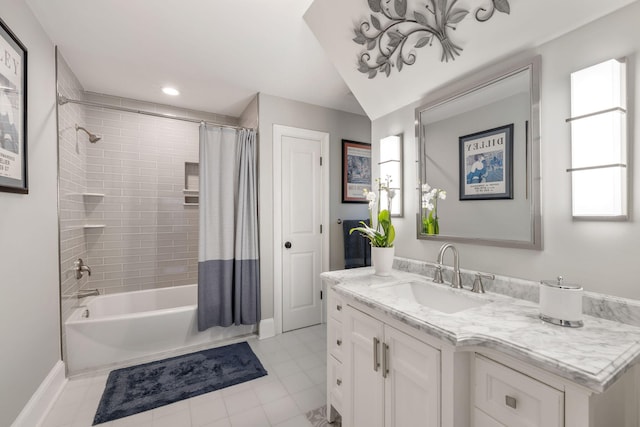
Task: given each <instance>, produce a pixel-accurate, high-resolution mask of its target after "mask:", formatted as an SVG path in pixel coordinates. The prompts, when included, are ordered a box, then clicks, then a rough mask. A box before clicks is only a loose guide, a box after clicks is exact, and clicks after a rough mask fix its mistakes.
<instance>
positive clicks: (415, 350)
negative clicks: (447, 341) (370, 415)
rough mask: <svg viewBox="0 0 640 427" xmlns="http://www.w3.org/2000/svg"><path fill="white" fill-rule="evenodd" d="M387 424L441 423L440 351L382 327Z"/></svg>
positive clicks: (418, 426)
mask: <svg viewBox="0 0 640 427" xmlns="http://www.w3.org/2000/svg"><path fill="white" fill-rule="evenodd" d="M384 338H385V344H384V346H383V351H384V352H385V354H383V358H382V359H383V370H384V371H385V372H384V374H385V376H386V382H385V418H386V420H385V426H386V427H436V426H439V425H440V351H438V350H437V349H435V348H433V347H431V346H429V345H427V344H425V343H423V342H421V341H418V340H417V339H415V338H413V337H411V336H409V335H407V334H405V333H403V332H400V331H398V330H397V329H394V328H392V327H390V326H386V325H385V327H384Z"/></svg>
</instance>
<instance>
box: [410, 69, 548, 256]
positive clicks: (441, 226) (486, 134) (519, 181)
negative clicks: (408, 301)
mask: <svg viewBox="0 0 640 427" xmlns="http://www.w3.org/2000/svg"><path fill="white" fill-rule="evenodd" d="M416 116H417V117H416V118H417V124H416V126H417V129H416V132H417V136H418V138H419V144H420V171H421V177H420V179H421V183H420V184H421V195H420V196H421V197H420V200H422V204H421V209H420V213H419V220H418V237H419V238H423V239H432V240H447V241H459V242H470V243H477V244H485V245H493V246H506V247H522V248H531V249H541V248H542V242H541V221H540V202H539V201H540V186H539V176H540V164H539V156H540V145H539V139H540V137H539V136H540V133H539V126H540V118H539V58H538V57H537V58H535V59H534V60H532V61H528V62H527V63H526V64H522V65H520V66H518V67H515V68H512V69H509V70H508V71H505V72H503V73H500V74H499V76H498V77H493V78H491V79H488V80H487V81H486V82H485V83H483V84H481V85H477V86H475V87H472V88H471V89H467V90H466V91H463V92H461V93H458V94H456V95H454V96H451V97H448V98H445V99H444V100H439V101H436V102H432V103H429V104H427V105H425V106H422V107H420V108H418V109H417V110H416ZM429 188H436V189H440V190H444V191H446V199H442V198H440V200H433V199H430V196H433V195H434V191H431V192H427V190H428V189H429ZM435 201H437V210H435V209H434V208H435V206H434V204H435V203H434V202H435ZM434 215H437V227H436V228H435V231H434V227H433V220H434Z"/></svg>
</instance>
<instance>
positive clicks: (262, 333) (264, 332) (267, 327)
mask: <svg viewBox="0 0 640 427" xmlns="http://www.w3.org/2000/svg"><path fill="white" fill-rule="evenodd" d="M258 336H259V338H260V339H261V340H263V339H265V338H271V337H275V336H276V323H275V321H274V320H273V318H271V319H262V320H261V321H260V326H259V327H258Z"/></svg>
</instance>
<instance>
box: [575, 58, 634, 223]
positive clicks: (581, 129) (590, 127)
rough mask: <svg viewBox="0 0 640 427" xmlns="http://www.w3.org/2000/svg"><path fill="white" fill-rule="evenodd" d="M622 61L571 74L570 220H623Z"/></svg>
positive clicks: (624, 114)
mask: <svg viewBox="0 0 640 427" xmlns="http://www.w3.org/2000/svg"><path fill="white" fill-rule="evenodd" d="M625 68H626V67H625V62H624V60H616V59H611V60H609V61H606V62H602V63H600V64H597V65H594V66H592V67H588V68H585V69H582V70H580V71H576V72H574V73H572V74H571V118H569V119H567V122H569V123H571V169H568V170H567V171H568V172H571V186H572V190H571V194H572V211H573V217H574V218H586V219H626V218H627V126H626V121H627V111H626V69H625Z"/></svg>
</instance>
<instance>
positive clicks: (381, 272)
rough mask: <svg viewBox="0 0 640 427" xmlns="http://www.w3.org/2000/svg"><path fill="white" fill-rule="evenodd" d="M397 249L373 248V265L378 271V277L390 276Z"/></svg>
mask: <svg viewBox="0 0 640 427" xmlns="http://www.w3.org/2000/svg"><path fill="white" fill-rule="evenodd" d="M394 253H395V248H393V247H391V248H377V247H375V246H373V247H371V263H372V264H373V268H374V269H375V271H376V273H375V274H376V276H388V275H390V274H391V268H392V267H393V255H394Z"/></svg>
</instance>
